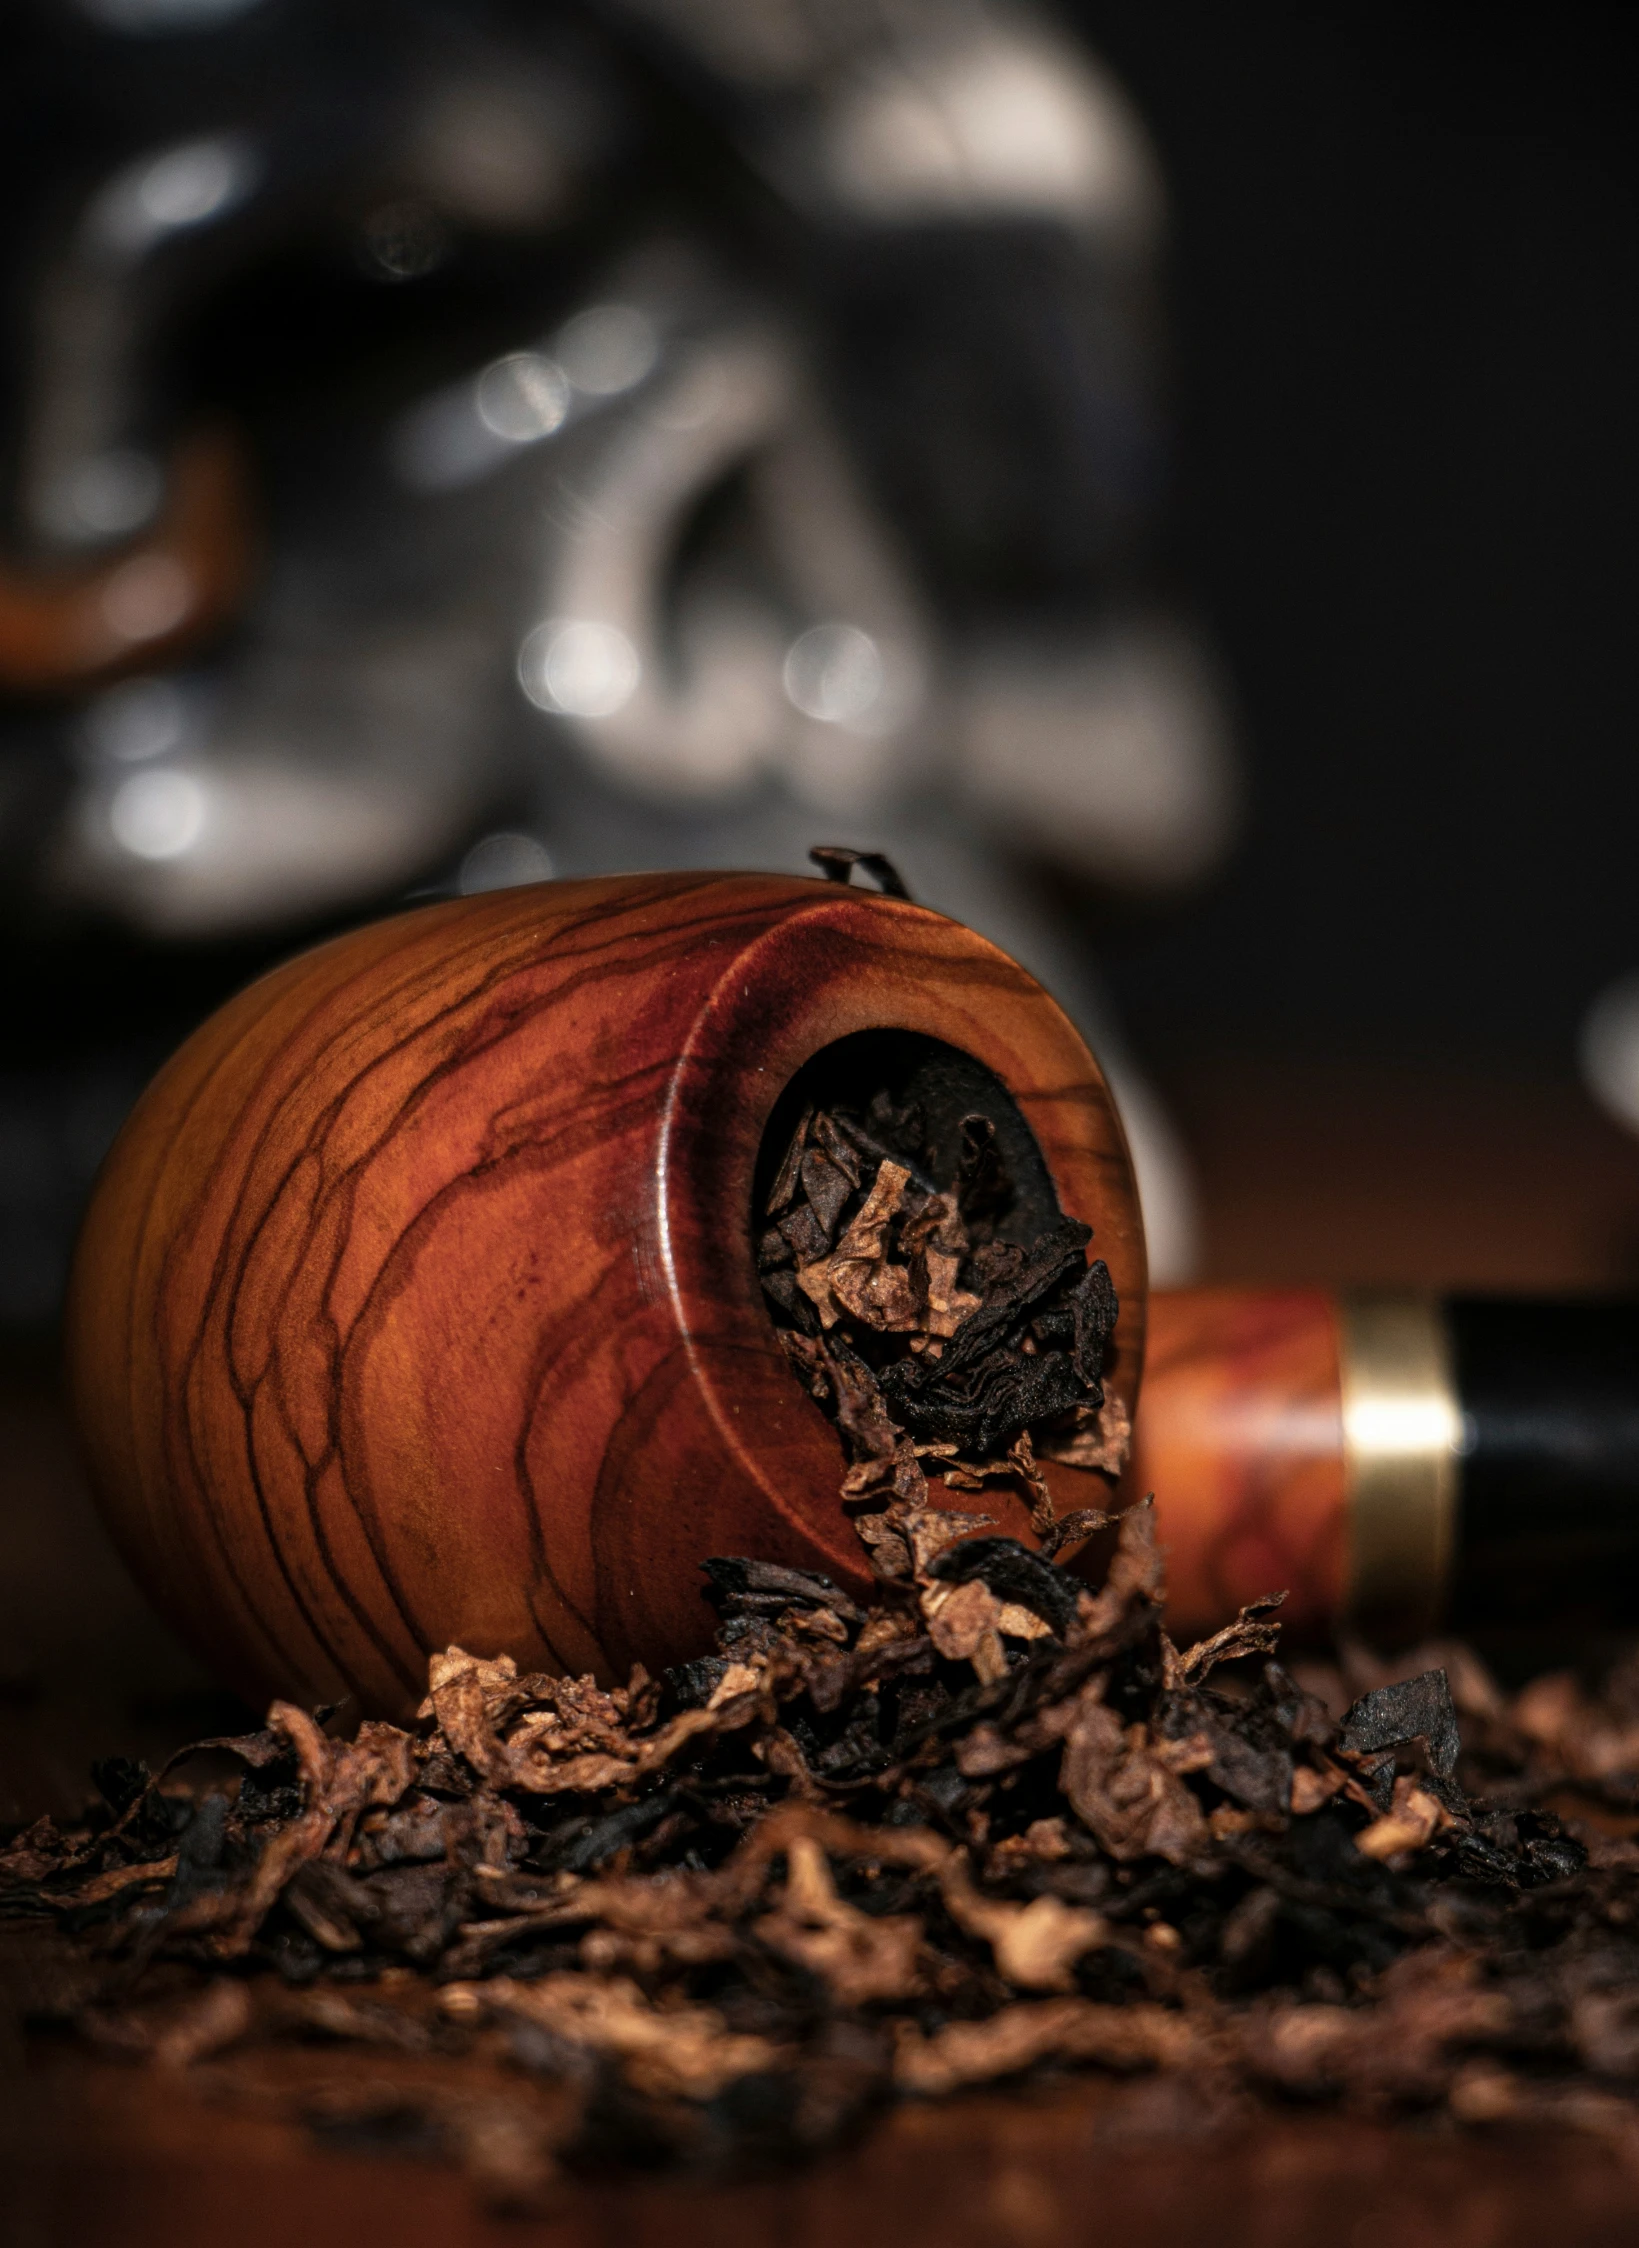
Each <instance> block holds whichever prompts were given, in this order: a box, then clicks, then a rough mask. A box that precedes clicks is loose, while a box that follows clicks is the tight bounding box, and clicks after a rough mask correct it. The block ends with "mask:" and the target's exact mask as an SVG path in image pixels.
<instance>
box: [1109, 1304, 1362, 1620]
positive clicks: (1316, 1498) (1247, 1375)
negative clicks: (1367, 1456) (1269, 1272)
mask: <svg viewBox="0 0 1639 2248" xmlns="http://www.w3.org/2000/svg"><path fill="white" fill-rule="evenodd" d="M1146 1491H1153V1492H1154V1493H1155V1506H1156V1520H1157V1526H1158V1528H1159V1530H1160V1534H1161V1539H1162V1542H1163V1544H1164V1545H1165V1547H1166V1549H1167V1571H1168V1587H1169V1591H1168V1603H1167V1626H1168V1629H1169V1630H1170V1631H1171V1632H1172V1634H1173V1636H1174V1637H1175V1638H1187V1637H1192V1636H1195V1635H1197V1634H1199V1633H1202V1632H1207V1631H1212V1630H1215V1629H1216V1628H1217V1627H1218V1625H1220V1624H1222V1623H1225V1622H1227V1621H1228V1619H1229V1618H1230V1617H1231V1616H1233V1615H1234V1613H1235V1611H1236V1609H1237V1608H1238V1607H1240V1606H1241V1604H1242V1603H1243V1602H1244V1601H1247V1600H1252V1599H1255V1598H1256V1597H1257V1595H1258V1594H1260V1593H1265V1592H1280V1591H1282V1590H1284V1591H1285V1592H1286V1594H1287V1600H1286V1605H1285V1607H1284V1608H1283V1610H1282V1611H1281V1613H1282V1616H1283V1618H1284V1620H1285V1622H1286V1624H1287V1627H1288V1630H1289V1631H1290V1632H1291V1633H1292V1634H1293V1635H1295V1636H1299V1637H1301V1636H1303V1635H1305V1634H1313V1633H1315V1632H1317V1631H1319V1630H1323V1629H1325V1628H1327V1627H1329V1626H1331V1625H1332V1624H1334V1623H1335V1622H1336V1619H1337V1615H1338V1611H1339V1607H1340V1605H1341V1601H1342V1596H1343V1586H1344V1564H1345V1533H1346V1527H1347V1523H1346V1511H1345V1509H1346V1499H1347V1490H1346V1484H1345V1477H1344V1462H1343V1418H1342V1406H1341V1402H1340V1390H1339V1369H1338V1325H1337V1307H1336V1302H1335V1299H1334V1298H1333V1297H1332V1296H1330V1295H1328V1294H1326V1293H1324V1292H1323V1291H1321V1290H1319V1289H1307V1288H1191V1289H1183V1290H1179V1291H1178V1292H1176V1293H1171V1292H1167V1291H1158V1292H1157V1293H1156V1294H1155V1295H1153V1296H1152V1297H1151V1298H1150V1317H1149V1345H1148V1351H1147V1354H1146V1358H1145V1367H1144V1400H1143V1405H1142V1407H1141V1409H1140V1411H1139V1415H1138V1425H1137V1430H1136V1434H1135V1440H1134V1446H1133V1457H1132V1461H1131V1463H1130V1465H1129V1467H1128V1470H1127V1474H1126V1477H1125V1479H1124V1481H1123V1485H1122V1497H1123V1499H1133V1498H1138V1497H1141V1496H1142V1495H1143V1493H1144V1492H1146Z"/></svg>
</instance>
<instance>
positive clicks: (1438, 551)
mask: <svg viewBox="0 0 1639 2248" xmlns="http://www.w3.org/2000/svg"><path fill="white" fill-rule="evenodd" d="M1075 14H1076V18H1077V20H1078V21H1079V22H1080V23H1081V24H1082V26H1083V27H1084V29H1085V30H1086V32H1087V33H1088V35H1089V37H1090V38H1091V40H1092V41H1093V43H1094V44H1095V45H1096V46H1097V47H1098V49H1099V50H1100V51H1101V52H1102V53H1103V54H1104V55H1105V56H1106V57H1107V59H1108V60H1109V62H1110V63H1111V64H1112V65H1113V66H1114V68H1115V69H1116V71H1117V72H1118V73H1119V74H1120V75H1121V76H1122V78H1123V79H1124V80H1125V82H1126V84H1127V86H1128V87H1129V89H1130V90H1131V92H1132V94H1133V95H1134V97H1135V98H1136V100H1137V102H1138V104H1139V106H1140V107H1141V109H1142V110H1143V112H1144V115H1145V117H1146V119H1147V121H1148V123H1149V126H1150V128H1151V130H1152V132H1153V133H1154V134H1155V136H1156V139H1157V141H1158V143H1159V147H1160V151H1161V156H1162V160H1163V163H1164V165H1165V167H1166V170H1167V174H1168V177H1169V182H1170V187H1171V191H1172V198H1173V255H1172V261H1171V297H1172V313H1173V319H1174V325H1175V338H1176V386H1177V387H1176V399H1177V415H1178V436H1179V445H1178V456H1177V471H1176V490H1175V496H1174V503H1173V520H1174V529H1175V563H1176V570H1177V574H1178V577H1179V580H1180V581H1181V584H1182V586H1183V588H1184V589H1185V591H1186V593H1187V594H1188V595H1189V596H1190V597H1192V598H1193V599H1194V601H1195V602H1196V604H1197V605H1198V607H1199V609H1200V611H1201V612H1202V613H1203V614H1204V616H1205V618H1206V620H1207V621H1208V623H1209V624H1210V626H1211V628H1212V629H1213V631H1214V632H1215V634H1216V636H1217V638H1218V642H1219V645H1220V647H1221V649H1222V651H1223V654H1224V656H1225V658H1226V660H1227V667H1228V671H1229V674H1230V679H1231V682H1232V686H1233V689H1234V691H1235V694H1236V697H1237V700H1238V704H1239V717H1240V735H1241V742H1242V747H1243V754H1244V756H1245V759H1246V762H1247V765H1248V768H1249V776H1250V802H1249V809H1248V816H1247V824H1246V830H1245V838H1244V841H1243V843H1242V846H1241V848H1240V849H1239V851H1238V852H1237V853H1236V855H1235V856H1234V858H1233V860H1232V862H1231V863H1230V864H1229V865H1228V866H1227V868H1226V869H1225V871H1224V872H1223V874H1222V876H1221V877H1220V878H1219V880H1218V881H1217V882H1216V884H1215V885H1214V886H1213V887H1212V889H1211V890H1210V892H1209V893H1208V894H1206V895H1204V896H1203V897H1201V898H1200V899H1199V900H1198V901H1197V902H1196V903H1194V904H1193V905H1192V906H1190V907H1188V908H1186V909H1184V910H1182V911H1172V912H1169V913H1168V915H1167V916H1166V917H1165V918H1164V919H1163V920H1160V921H1155V920H1152V921H1149V922H1140V923H1137V924H1133V923H1118V924H1117V925H1116V926H1114V927H1112V928H1111V930H1110V931H1109V935H1108V943H1109V945H1110V952H1111V957H1110V969H1111V973H1112V976H1113V978H1114V980H1115V982H1116V985H1117V988H1118V990H1119V992H1120V994H1121V997H1122V999H1123V1001H1124V1003H1125V1006H1126V1011H1127V1015H1128V1019H1129V1021H1130V1023H1131V1026H1132V1029H1133V1033H1134V1036H1135V1038H1136V1040H1137V1043H1138V1044H1139V1046H1140V1048H1141V1049H1142V1050H1144V1051H1145V1052H1146V1053H1147V1055H1148V1056H1149V1057H1150V1058H1151V1059H1152V1060H1153V1061H1155V1062H1156V1063H1157V1064H1159V1065H1160V1066H1161V1067H1162V1068H1163V1070H1164V1071H1165V1070H1166V1068H1167V1066H1168V1064H1169V1062H1172V1063H1176V1061H1177V1060H1178V1059H1179V1058H1180V1057H1181V1056H1182V1055H1184V1054H1185V1053H1186V1052H1189V1051H1194V1050H1199V1049H1201V1048H1203V1047H1205V1048H1208V1049H1226V1048H1230V1049H1235V1050H1243V1049H1254V1050H1261V1051H1277V1052H1279V1051H1290V1050H1294V1049H1296V1050H1301V1051H1305V1052H1324V1053H1328V1054H1338V1053H1345V1054H1355V1055H1358V1054H1361V1053H1363V1052H1366V1051H1383V1052H1389V1053H1393V1054H1395V1055H1397V1056H1405V1055H1407V1054H1413V1055H1427V1054H1435V1055H1438V1056H1440V1057H1441V1058H1444V1059H1453V1058H1456V1059H1473V1060H1476V1061H1483V1062H1484V1063H1485V1064H1486V1065H1487V1066H1502V1067H1512V1068H1515V1069H1518V1070H1522V1071H1529V1072H1531V1073H1532V1074H1538V1073H1547V1074H1551V1075H1554V1076H1560V1077H1564V1078H1569V1076H1570V1075H1571V1073H1572V1071H1573V1069H1574V1066H1575V1065H1574V1037H1575V1030H1576V1025H1577V1023H1578V1020H1579V1018H1580V1016H1581V1014H1582V1012H1583V1010H1584V1009H1585V1007H1586V1006H1587V1004H1588V1002H1589V1000H1590V999H1591V998H1592V996H1593V995H1594V993H1595V992H1596V991H1597V990H1598V988H1599V987H1600V985H1601V984H1602V983H1603V982H1604V981H1606V980H1607V979H1608V978H1609V977H1611V976H1613V975H1615V974H1618V973H1620V972H1622V971H1624V970H1626V969H1630V968H1632V967H1633V966H1634V965H1635V964H1636V963H1639V899H1636V890H1635V882H1634V850H1635V838H1636V832H1639V819H1636V814H1639V761H1636V757H1635V748H1636V737H1639V723H1636V722H1639V681H1636V677H1635V664H1634V646H1635V634H1634V617H1635V609H1636V595H1639V571H1636V567H1635V560H1634V525H1635V522H1636V520H1639V419H1636V413H1635V406H1636V402H1639V274H1636V265H1635V243H1636V234H1639V230H1636V224H1635V222H1636V217H1639V209H1636V206H1639V141H1636V138H1635V132H1634V117H1635V94H1636V90H1639V89H1636V78H1639V71H1636V56H1639V46H1636V40H1635V35H1634V27H1635V18H1634V12H1633V11H1632V10H1631V9H1625V8H1608V9H1607V8H1589V7H1575V6H1558V7H1546V6H1544V7H1536V8H1532V9H1530V10H1523V11H1518V12H1515V13H1508V12H1506V11H1504V12H1497V11H1490V10H1480V9H1457V8H1450V7H1426V6H1425V7H1420V8H1416V9H1409V8H1402V9H1390V10H1385V9H1381V8H1359V7H1348V8H1343V7H1328V8H1318V9H1317V8H1297V7H1281V8H1271V7H1247V6H1236V7H1231V8H1225V7H1222V6H1213V5H1210V4H1200V5H1181V4H1178V0H1165V4H1160V5H1157V4H1155V0H1137V4H1132V5H1120V4H1117V5H1111V4H1103V5H1082V6H1080V7H1078V8H1077V9H1076V11H1075Z"/></svg>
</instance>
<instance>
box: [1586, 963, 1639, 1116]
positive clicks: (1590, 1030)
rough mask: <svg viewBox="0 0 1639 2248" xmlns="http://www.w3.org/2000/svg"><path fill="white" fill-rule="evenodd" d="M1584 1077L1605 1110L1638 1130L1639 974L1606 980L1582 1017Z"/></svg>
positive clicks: (1589, 1088)
mask: <svg viewBox="0 0 1639 2248" xmlns="http://www.w3.org/2000/svg"><path fill="white" fill-rule="evenodd" d="M1577 1058H1578V1060H1579V1061H1580V1063H1581V1065H1582V1078H1583V1082H1584V1084H1586V1086H1587V1088H1588V1090H1589V1092H1590V1093H1592V1095H1593V1097H1594V1099H1595V1100H1596V1101H1598V1103H1599V1105H1600V1107H1601V1108H1603V1109H1604V1110H1605V1112H1606V1114H1607V1115H1609V1116H1614V1117H1615V1119H1616V1121H1617V1123H1618V1124H1625V1125H1626V1126H1627V1128H1628V1130H1629V1131H1630V1132H1639V975H1631V976H1619V977H1618V978H1617V980H1616V981H1615V982H1614V983H1612V984H1607V985H1606V987H1605V989H1604V990H1603V991H1602V992H1601V993H1600V994H1599V996H1598V998H1597V999H1596V1000H1595V1001H1594V1003H1593V1005H1592V1006H1591V1007H1590V1008H1589V1009H1588V1012H1587V1014H1586V1015H1585V1016H1584V1017H1583V1019H1582V1032H1581V1036H1580V1037H1579V1039H1578V1041H1577Z"/></svg>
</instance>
